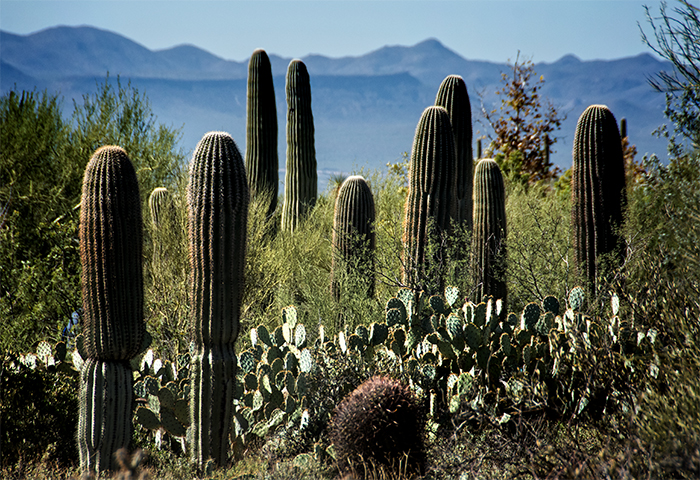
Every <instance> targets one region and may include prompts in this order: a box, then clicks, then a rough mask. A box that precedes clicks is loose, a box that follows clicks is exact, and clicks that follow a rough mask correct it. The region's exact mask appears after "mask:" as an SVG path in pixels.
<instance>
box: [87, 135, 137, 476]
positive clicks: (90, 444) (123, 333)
mask: <svg viewBox="0 0 700 480" xmlns="http://www.w3.org/2000/svg"><path fill="white" fill-rule="evenodd" d="M142 231H143V222H142V218H141V200H140V196H139V187H138V181H137V179H136V172H135V170H134V167H133V165H132V163H131V161H130V160H129V157H128V156H127V153H126V152H125V151H124V150H123V149H122V148H120V147H116V146H105V147H102V148H99V149H98V150H97V151H96V152H95V153H94V155H93V156H92V158H91V159H90V161H89V162H88V164H87V167H86V168H85V176H84V178H83V190H82V200H81V210H80V230H79V235H80V260H81V264H82V275H81V287H82V296H83V310H84V316H83V318H84V320H83V322H84V324H83V325H84V333H83V335H84V338H85V351H86V355H87V359H86V362H85V363H84V364H83V367H82V369H81V376H80V413H79V421H78V434H77V440H78V450H79V453H80V465H81V470H83V472H84V473H86V474H90V473H98V474H99V472H101V471H105V470H112V469H114V468H115V467H116V464H115V460H114V453H115V452H116V451H117V450H118V449H120V448H123V447H127V446H128V444H129V442H130V440H131V419H132V404H133V392H132V381H133V375H132V372H131V366H130V364H129V360H131V359H132V358H134V357H135V356H136V355H137V354H138V353H139V352H140V351H141V349H142V347H143V339H144V335H145V332H146V328H145V323H144V321H143V264H142V248H143V244H142Z"/></svg>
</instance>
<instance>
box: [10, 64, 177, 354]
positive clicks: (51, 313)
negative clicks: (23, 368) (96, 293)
mask: <svg viewBox="0 0 700 480" xmlns="http://www.w3.org/2000/svg"><path fill="white" fill-rule="evenodd" d="M65 118H66V117H65V116H64V115H63V111H62V101H61V98H60V97H59V96H57V95H54V94H49V93H47V92H43V93H39V92H37V91H33V92H26V91H25V92H15V91H11V92H9V93H7V94H5V95H3V96H2V97H1V98H0V143H1V144H2V150H1V151H0V318H2V319H3V321H2V322H0V349H2V350H8V349H9V350H20V351H27V350H30V349H32V348H33V346H34V344H35V343H36V342H37V341H38V340H40V339H41V340H44V339H49V340H50V339H54V340H56V339H58V337H59V334H60V332H61V329H62V327H63V326H64V325H65V323H66V322H67V319H69V318H70V316H71V313H72V312H74V311H76V310H78V308H79V307H80V304H81V300H80V280H79V274H80V262H79V251H78V250H79V248H78V240H77V238H78V233H77V225H78V205H79V203H80V192H81V183H82V177H83V172H84V170H85V165H86V164H87V162H88V160H89V159H90V157H91V155H92V153H93V152H94V151H95V150H96V149H97V148H98V147H100V146H103V145H109V144H111V145H120V146H122V147H123V148H125V149H126V150H127V152H129V155H130V157H131V158H132V160H133V162H134V165H135V168H136V170H137V175H138V177H139V184H140V187H141V195H142V199H143V201H144V202H145V201H146V200H147V197H148V195H149V193H150V192H151V190H152V189H153V188H154V187H155V186H173V185H174V184H177V183H178V182H180V179H181V178H182V177H183V175H182V173H183V170H184V154H183V153H182V152H180V151H179V150H178V149H177V141H178V139H179V133H178V131H177V130H173V129H171V128H168V127H165V126H163V125H160V124H157V122H156V117H155V116H154V115H153V113H152V111H151V109H150V105H149V103H148V100H147V99H146V97H145V96H144V95H143V94H140V93H139V92H138V90H136V89H135V88H133V87H132V86H131V85H130V84H127V85H123V84H122V83H121V82H120V80H119V79H118V78H117V79H116V82H114V81H113V80H111V79H110V78H109V77H107V79H106V80H105V81H104V82H103V83H102V84H99V85H98V86H97V90H96V93H94V94H92V95H85V96H84V97H83V101H82V103H78V102H74V109H73V114H72V116H70V117H68V118H69V120H65Z"/></svg>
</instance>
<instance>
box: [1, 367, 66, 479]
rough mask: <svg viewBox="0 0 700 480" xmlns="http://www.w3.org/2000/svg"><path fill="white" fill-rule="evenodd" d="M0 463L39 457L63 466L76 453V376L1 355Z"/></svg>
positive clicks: (5, 464)
mask: <svg viewBox="0 0 700 480" xmlns="http://www.w3.org/2000/svg"><path fill="white" fill-rule="evenodd" d="M76 373H77V372H76ZM0 390H2V401H0V417H2V437H1V438H0V442H1V447H2V466H3V467H7V466H11V465H14V464H17V463H18V462H20V461H25V462H31V461H33V460H35V459H38V458H41V459H42V461H44V462H47V463H54V462H55V463H57V464H58V465H60V466H62V467H66V466H69V465H71V464H72V463H73V462H75V459H76V458H77V456H78V450H77V445H76V443H75V442H74V441H73V439H74V438H75V434H76V427H77V422H76V419H77V417H78V397H77V391H78V377H77V374H75V375H69V374H64V373H59V372H57V371H56V370H55V369H47V368H44V367H41V366H36V367H34V368H32V367H29V366H27V365H25V364H24V363H22V362H20V357H19V355H17V354H5V355H4V356H3V358H2V365H0Z"/></svg>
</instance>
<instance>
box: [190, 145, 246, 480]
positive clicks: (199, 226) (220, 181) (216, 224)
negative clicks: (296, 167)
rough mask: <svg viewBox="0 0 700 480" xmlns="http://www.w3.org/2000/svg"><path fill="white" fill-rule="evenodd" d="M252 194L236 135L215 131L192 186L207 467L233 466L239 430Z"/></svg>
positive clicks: (196, 393) (197, 361)
mask: <svg viewBox="0 0 700 480" xmlns="http://www.w3.org/2000/svg"><path fill="white" fill-rule="evenodd" d="M248 203H249V190H248V184H247V181H246V175H245V167H244V164H243V158H242V157H241V154H240V152H239V150H238V147H236V144H235V142H234V141H233V139H232V138H231V136H230V135H229V134H227V133H223V132H211V133H208V134H206V135H205V136H204V137H203V138H202V140H200V142H199V144H198V145H197V148H196V149H195V152H194V155H193V159H192V164H191V167H190V178H189V183H188V186H187V204H188V232H189V233H188V235H189V245H190V247H189V248H190V262H191V269H192V274H191V285H190V288H191V295H190V298H191V301H192V307H191V329H192V340H193V342H194V346H195V352H194V355H193V360H192V366H191V368H190V383H191V390H190V421H191V425H192V427H191V428H192V431H191V435H190V445H191V448H190V451H191V456H192V460H193V462H194V463H195V464H196V465H197V466H198V467H199V468H203V467H204V465H205V464H206V462H207V461H208V459H210V458H211V459H212V460H213V461H214V463H215V464H217V465H225V464H226V462H227V453H228V436H229V433H230V429H231V425H232V421H231V419H232V415H233V408H234V405H233V397H232V392H233V388H234V385H235V374H236V356H235V354H234V352H233V345H234V342H235V341H236V338H237V336H238V328H239V315H240V308H241V298H242V294H243V287H244V268H245V249H246V228H247V218H248Z"/></svg>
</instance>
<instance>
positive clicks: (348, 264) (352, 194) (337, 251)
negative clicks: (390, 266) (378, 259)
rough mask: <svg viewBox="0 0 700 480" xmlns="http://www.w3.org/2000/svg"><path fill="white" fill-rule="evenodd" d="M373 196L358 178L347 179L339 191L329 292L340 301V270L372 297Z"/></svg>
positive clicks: (363, 181) (336, 201) (366, 185)
mask: <svg viewBox="0 0 700 480" xmlns="http://www.w3.org/2000/svg"><path fill="white" fill-rule="evenodd" d="M374 219H375V209H374V196H373V195H372V191H371V190H370V188H369V185H368V184H367V182H366V181H365V179H364V178H362V177H361V176H359V175H355V176H351V177H348V178H347V179H346V180H345V181H344V182H343V184H342V185H341V186H340V190H338V196H337V198H336V200H335V213H334V216H333V264H332V270H331V272H332V273H331V290H332V293H333V296H334V297H335V298H336V299H339V298H340V289H339V285H338V283H339V282H338V274H339V270H340V269H341V268H344V269H345V272H346V273H347V274H348V275H349V276H350V275H351V276H352V278H353V279H354V280H355V282H356V283H357V284H358V285H360V286H361V287H360V288H361V290H362V293H363V294H365V295H366V296H368V297H371V296H373V295H374V249H375V244H376V241H375V234H374Z"/></svg>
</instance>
